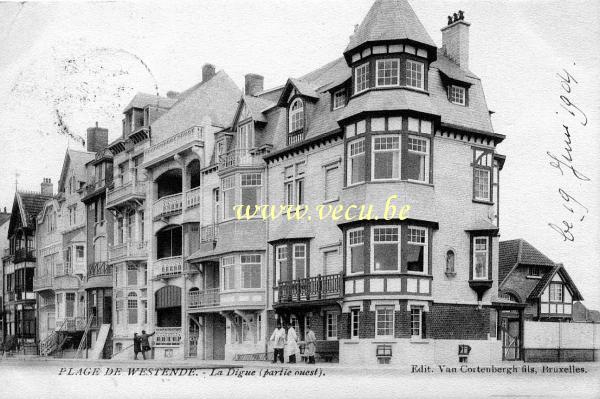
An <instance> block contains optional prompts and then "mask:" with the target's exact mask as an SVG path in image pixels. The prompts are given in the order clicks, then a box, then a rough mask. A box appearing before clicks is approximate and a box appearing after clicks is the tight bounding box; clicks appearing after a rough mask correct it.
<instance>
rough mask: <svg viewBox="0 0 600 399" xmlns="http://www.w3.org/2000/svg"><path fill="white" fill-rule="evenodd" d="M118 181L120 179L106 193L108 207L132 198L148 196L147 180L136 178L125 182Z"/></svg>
mask: <svg viewBox="0 0 600 399" xmlns="http://www.w3.org/2000/svg"><path fill="white" fill-rule="evenodd" d="M118 182H119V180H117V181H116V182H115V185H114V186H113V187H112V188H111V189H109V190H108V192H107V194H106V206H107V207H111V206H115V205H118V204H120V203H122V202H124V201H127V200H129V199H131V198H143V197H145V196H146V182H145V181H139V180H134V181H129V182H126V183H124V184H118Z"/></svg>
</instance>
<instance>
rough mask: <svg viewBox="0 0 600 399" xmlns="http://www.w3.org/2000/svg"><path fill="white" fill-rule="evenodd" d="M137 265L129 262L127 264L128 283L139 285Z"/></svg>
mask: <svg viewBox="0 0 600 399" xmlns="http://www.w3.org/2000/svg"><path fill="white" fill-rule="evenodd" d="M137 273H138V268H137V265H135V264H132V263H129V264H127V285H130V286H131V285H137Z"/></svg>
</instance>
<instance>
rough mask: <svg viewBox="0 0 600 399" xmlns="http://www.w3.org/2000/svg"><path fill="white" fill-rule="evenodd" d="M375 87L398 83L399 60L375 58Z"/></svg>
mask: <svg viewBox="0 0 600 399" xmlns="http://www.w3.org/2000/svg"><path fill="white" fill-rule="evenodd" d="M376 82H377V87H386V86H398V85H400V60H399V59H397V58H395V59H383V60H377V78H376Z"/></svg>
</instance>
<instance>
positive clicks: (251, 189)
mask: <svg viewBox="0 0 600 399" xmlns="http://www.w3.org/2000/svg"><path fill="white" fill-rule="evenodd" d="M241 178H242V184H241V201H240V203H241V205H244V207H245V206H250V207H252V208H254V206H256V205H259V204H260V203H261V202H262V201H261V195H260V194H261V190H260V188H261V184H262V179H261V178H262V176H261V174H260V173H244V174H242V176H241Z"/></svg>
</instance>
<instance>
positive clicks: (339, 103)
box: [333, 89, 346, 110]
mask: <svg viewBox="0 0 600 399" xmlns="http://www.w3.org/2000/svg"><path fill="white" fill-rule="evenodd" d="M345 106H346V89H340V90H337V91H335V92H334V93H333V109H334V110H335V109H338V108H343V107H345Z"/></svg>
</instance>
